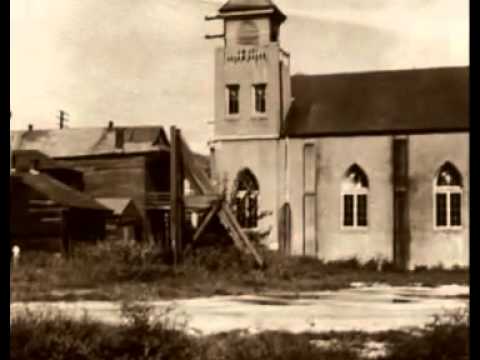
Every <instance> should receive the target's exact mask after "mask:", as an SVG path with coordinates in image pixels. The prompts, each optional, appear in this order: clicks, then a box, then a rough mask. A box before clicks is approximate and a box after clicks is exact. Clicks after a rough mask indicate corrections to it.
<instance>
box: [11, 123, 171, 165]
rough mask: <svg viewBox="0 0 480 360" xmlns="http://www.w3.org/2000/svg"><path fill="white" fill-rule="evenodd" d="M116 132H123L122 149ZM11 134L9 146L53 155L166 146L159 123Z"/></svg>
mask: <svg viewBox="0 0 480 360" xmlns="http://www.w3.org/2000/svg"><path fill="white" fill-rule="evenodd" d="M118 131H123V134H124V135H123V137H124V146H123V149H122V150H119V149H117V148H116V146H115V145H116V140H115V139H116V134H117V132H118ZM10 135H11V138H12V149H14V150H38V151H40V152H43V153H44V154H46V155H48V156H50V157H53V158H67V157H76V156H88V155H104V154H114V153H122V154H125V153H126V154H134V153H139V152H148V151H158V150H159V149H165V150H167V149H168V140H167V137H166V134H165V131H164V130H163V128H162V127H158V126H144V127H122V128H114V129H108V128H102V127H98V128H73V129H61V130H60V129H53V130H31V131H13V132H12V133H11V134H10Z"/></svg>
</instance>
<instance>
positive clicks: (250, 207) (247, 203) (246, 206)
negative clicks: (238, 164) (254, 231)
mask: <svg viewBox="0 0 480 360" xmlns="http://www.w3.org/2000/svg"><path fill="white" fill-rule="evenodd" d="M258 191H259V187H258V181H257V179H256V177H255V175H253V173H252V172H251V171H250V170H249V169H244V170H242V171H240V172H239V173H238V175H237V178H236V180H235V184H234V191H233V193H232V205H233V210H234V212H235V214H236V216H237V220H238V222H239V224H240V226H241V227H243V228H254V227H257V221H258Z"/></svg>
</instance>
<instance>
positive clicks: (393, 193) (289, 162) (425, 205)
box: [210, 0, 469, 269]
mask: <svg viewBox="0 0 480 360" xmlns="http://www.w3.org/2000/svg"><path fill="white" fill-rule="evenodd" d="M210 19H212V18H210ZM213 19H217V20H221V21H223V24H224V27H223V29H224V34H223V36H222V37H223V44H222V46H221V47H218V48H217V49H216V51H215V95H214V96H215V120H214V137H213V140H212V142H211V163H212V174H213V176H214V178H215V179H216V180H217V182H218V183H219V184H221V185H222V186H223V188H224V190H225V191H226V193H227V195H228V198H229V201H230V203H231V205H232V207H233V209H234V211H235V213H236V215H237V218H238V220H239V223H240V224H241V225H242V226H243V227H244V228H246V229H250V230H251V229H255V230H256V231H260V232H267V233H268V236H267V239H266V241H267V243H268V244H269V246H270V247H272V248H275V249H279V250H280V251H282V252H283V253H285V254H291V255H306V256H312V257H317V258H319V259H323V260H326V261H329V260H338V259H348V258H353V257H356V258H358V259H359V260H361V261H367V260H370V259H384V260H387V261H391V262H393V263H395V264H396V265H397V266H398V267H400V268H404V269H412V268H414V267H416V266H436V265H442V266H444V267H452V266H455V265H457V266H468V265H469V145H468V143H469V91H468V82H469V68H468V67H448V68H447V67H446V68H428V69H414V70H411V69H407V70H397V71H372V72H362V73H341V74H333V75H294V76H291V74H290V54H289V53H288V52H286V51H285V50H283V49H282V48H281V46H280V38H281V36H280V28H281V26H282V24H283V23H284V22H285V20H286V16H285V14H283V13H282V11H281V10H280V9H279V8H278V7H277V6H276V5H275V4H273V3H272V2H271V1H270V0H229V1H228V2H227V3H226V4H225V5H223V6H222V7H221V8H220V9H219V11H218V14H217V15H216V16H215V17H213ZM319 35H321V34H319ZM339 46H341V44H339ZM305 51H308V49H305Z"/></svg>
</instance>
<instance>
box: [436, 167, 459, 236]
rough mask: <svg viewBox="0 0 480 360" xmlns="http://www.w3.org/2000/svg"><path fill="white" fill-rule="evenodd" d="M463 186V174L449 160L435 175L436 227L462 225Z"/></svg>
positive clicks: (443, 227)
mask: <svg viewBox="0 0 480 360" xmlns="http://www.w3.org/2000/svg"><path fill="white" fill-rule="evenodd" d="M462 188H463V180H462V175H461V174H460V172H459V171H458V170H457V168H456V167H455V166H454V165H453V164H452V163H450V162H448V161H447V162H446V163H445V164H443V165H442V166H441V167H440V170H439V171H438V174H437V176H436V177H435V184H434V198H433V199H434V209H435V227H437V228H441V229H445V228H455V227H460V226H462Z"/></svg>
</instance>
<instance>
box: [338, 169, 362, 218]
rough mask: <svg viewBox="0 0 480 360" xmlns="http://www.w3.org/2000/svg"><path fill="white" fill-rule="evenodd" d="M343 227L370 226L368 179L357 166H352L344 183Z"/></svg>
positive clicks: (345, 176) (346, 174)
mask: <svg viewBox="0 0 480 360" xmlns="http://www.w3.org/2000/svg"><path fill="white" fill-rule="evenodd" d="M342 226H343V227H345V228H361V227H367V226H368V177H367V175H366V174H365V172H364V171H363V170H362V169H361V168H360V166H358V165H357V164H354V165H352V166H350V168H349V169H348V170H347V171H346V173H345V175H344V178H343V181H342Z"/></svg>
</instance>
